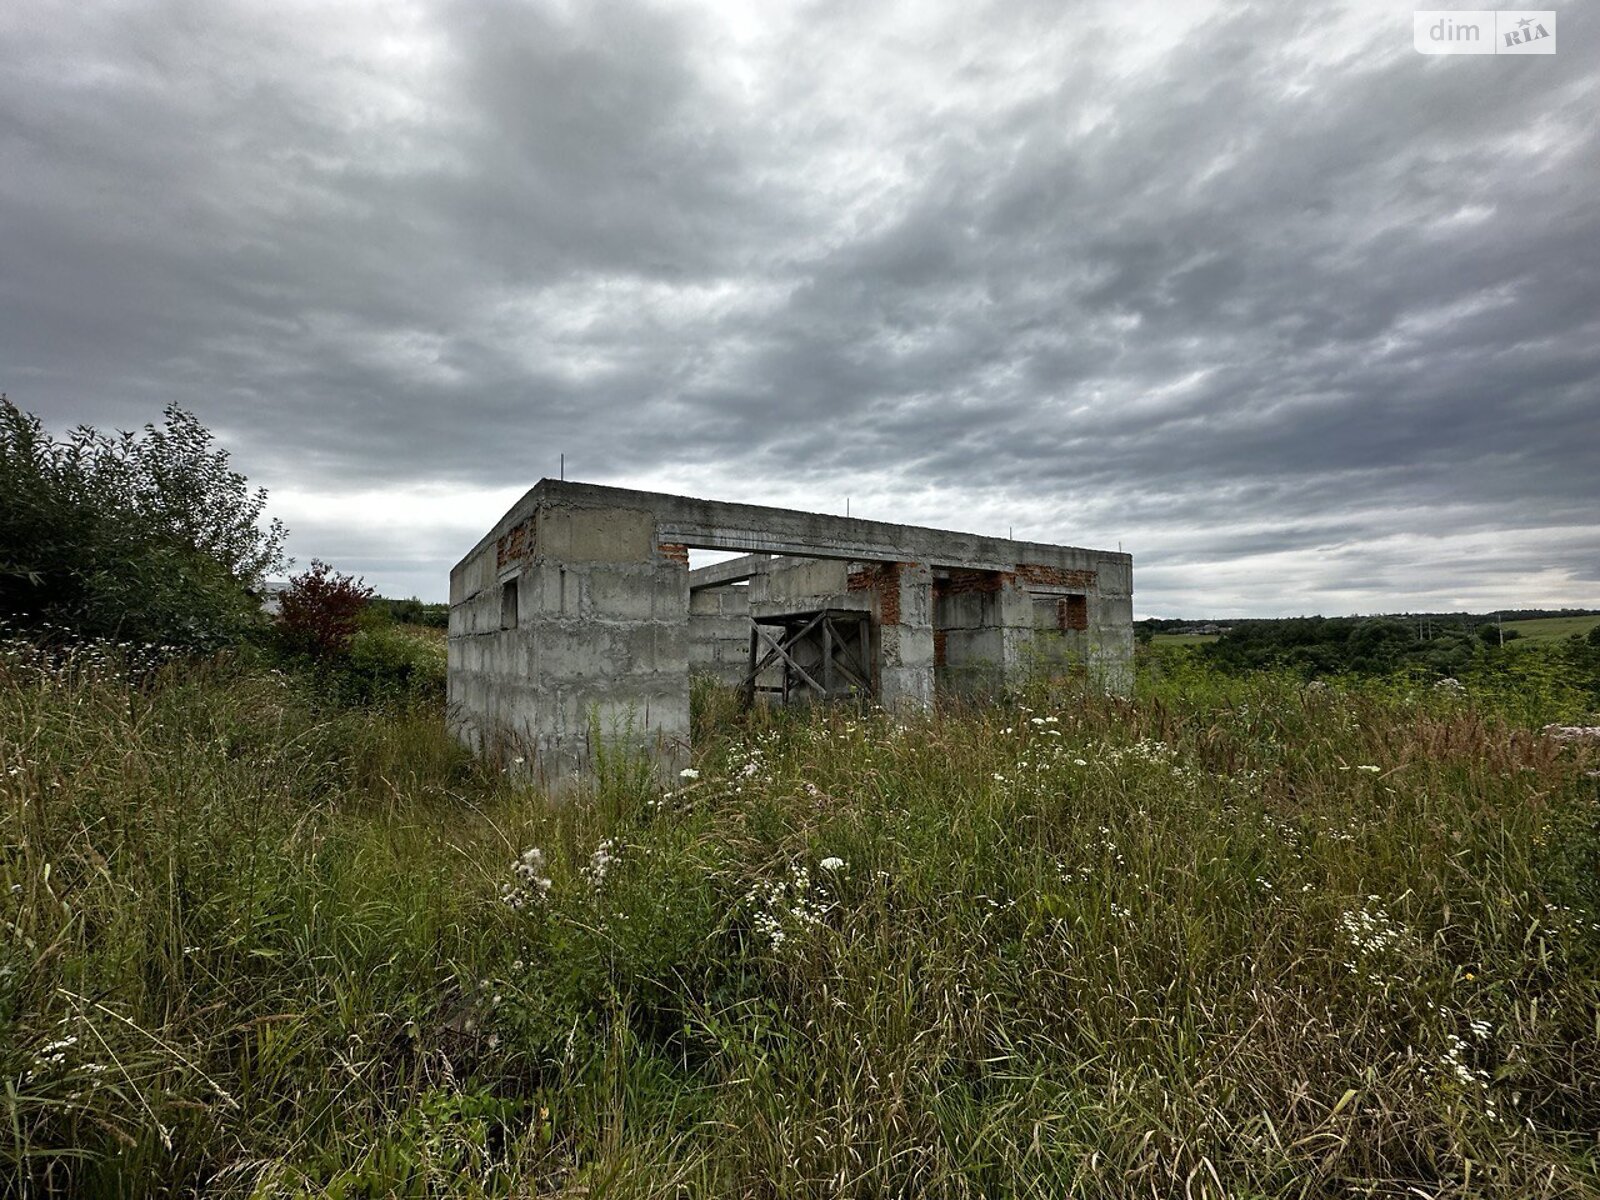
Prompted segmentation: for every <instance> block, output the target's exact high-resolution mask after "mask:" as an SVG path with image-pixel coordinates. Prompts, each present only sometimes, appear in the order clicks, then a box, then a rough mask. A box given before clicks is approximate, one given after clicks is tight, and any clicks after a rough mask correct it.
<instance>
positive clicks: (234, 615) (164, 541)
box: [0, 397, 284, 649]
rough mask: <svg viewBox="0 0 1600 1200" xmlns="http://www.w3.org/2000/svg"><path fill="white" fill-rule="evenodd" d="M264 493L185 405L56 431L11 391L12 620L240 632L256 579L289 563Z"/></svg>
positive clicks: (132, 637)
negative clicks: (268, 519) (116, 426)
mask: <svg viewBox="0 0 1600 1200" xmlns="http://www.w3.org/2000/svg"><path fill="white" fill-rule="evenodd" d="M265 504H266V493H265V492H263V491H259V490H258V491H255V492H251V491H250V490H249V488H248V486H247V484H246V481H245V479H244V477H243V476H242V475H240V474H238V473H237V472H235V471H233V470H232V469H230V467H229V466H228V454H227V451H225V450H222V449H220V448H218V447H216V446H215V445H214V444H213V439H212V436H211V434H210V433H209V432H208V431H207V430H206V429H205V428H204V427H203V426H202V425H201V424H200V423H199V422H198V421H197V420H196V419H195V417H194V416H193V415H192V414H190V413H187V412H185V411H184V410H182V409H180V408H177V407H176V406H169V407H168V408H167V409H166V412H165V417H164V423H163V425H162V426H161V427H159V428H158V427H157V426H155V425H146V426H145V427H144V429H143V430H142V431H141V432H138V433H121V434H117V435H114V436H113V435H108V434H102V433H99V432H97V431H95V430H94V429H91V428H89V427H87V426H82V427H79V428H78V429H76V430H74V431H73V432H72V433H70V434H69V435H67V437H66V438H65V439H62V440H57V439H55V438H53V437H52V436H51V435H50V434H49V433H48V432H46V430H45V429H44V427H43V425H42V424H41V423H40V421H39V420H38V419H37V418H36V417H33V416H31V415H30V414H28V413H25V412H23V411H22V410H21V409H20V408H18V407H17V406H16V405H15V404H13V403H11V402H10V401H8V400H5V399H4V398H3V397H0V548H3V550H0V553H3V555H4V559H3V561H0V619H4V620H5V621H7V622H8V623H10V624H11V625H13V626H16V627H19V628H24V629H28V630H30V631H32V632H33V633H34V634H35V635H36V636H40V635H42V636H46V637H53V638H55V639H56V640H59V641H71V640H77V639H83V638H96V637H99V638H110V639H113V640H124V641H129V642H138V643H151V644H166V645H174V646H182V647H185V648H194V649H210V648H216V647H219V646H222V645H226V644H228V643H230V642H233V641H235V640H237V639H238V638H239V637H240V636H241V635H242V633H243V632H244V631H245V630H246V629H248V628H249V627H250V626H251V625H252V624H253V623H254V621H255V618H256V611H257V610H256V604H255V602H254V601H253V599H252V598H251V597H250V595H249V593H248V589H250V588H253V587H256V586H258V585H259V584H260V582H261V580H262V578H263V576H264V575H265V574H266V573H267V572H269V571H273V570H278V569H281V568H282V566H283V555H282V550H283V539H284V529H283V526H282V525H281V524H280V523H279V522H277V521H274V522H272V524H271V525H270V526H268V527H267V528H266V529H262V528H261V527H260V526H259V524H258V522H259V519H260V517H261V514H262V510H263V508H264V507H265Z"/></svg>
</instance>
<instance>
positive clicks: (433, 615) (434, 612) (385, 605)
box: [368, 596, 450, 629]
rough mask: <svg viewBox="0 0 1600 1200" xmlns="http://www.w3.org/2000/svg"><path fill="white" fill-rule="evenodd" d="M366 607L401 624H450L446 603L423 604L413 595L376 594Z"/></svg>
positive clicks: (444, 626)
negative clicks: (406, 596)
mask: <svg viewBox="0 0 1600 1200" xmlns="http://www.w3.org/2000/svg"><path fill="white" fill-rule="evenodd" d="M368 607H369V609H370V610H371V611H372V612H374V613H380V614H382V615H383V617H384V618H386V619H387V620H390V621H393V622H397V623H398V624H401V625H420V626H423V627H424V628H427V629H448V628H449V626H450V606H449V605H448V604H424V603H423V602H422V601H421V600H418V599H417V598H416V597H415V596H412V597H411V598H410V599H409V600H392V599H389V598H388V597H385V596H377V597H374V598H373V600H372V603H371V604H370V605H369V606H368Z"/></svg>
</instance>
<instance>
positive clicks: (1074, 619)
mask: <svg viewBox="0 0 1600 1200" xmlns="http://www.w3.org/2000/svg"><path fill="white" fill-rule="evenodd" d="M1056 624H1057V625H1059V626H1060V627H1061V628H1062V629H1078V630H1082V629H1087V628H1089V598H1088V597H1087V596H1063V597H1061V599H1060V600H1058V601H1056Z"/></svg>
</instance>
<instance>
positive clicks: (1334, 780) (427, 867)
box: [0, 627, 1600, 1198]
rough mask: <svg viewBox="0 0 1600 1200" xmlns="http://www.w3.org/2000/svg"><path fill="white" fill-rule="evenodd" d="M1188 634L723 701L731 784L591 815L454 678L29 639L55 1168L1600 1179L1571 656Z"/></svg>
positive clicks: (683, 1185) (637, 1181) (1083, 1190)
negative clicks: (1186, 641)
mask: <svg viewBox="0 0 1600 1200" xmlns="http://www.w3.org/2000/svg"><path fill="white" fill-rule="evenodd" d="M393 632H404V631H400V630H398V629H397V627H382V628H381V629H363V630H362V631H360V632H359V633H358V634H357V635H356V642H355V645H356V646H359V645H360V644H361V640H362V639H363V638H365V637H367V636H368V635H369V634H372V633H383V634H385V635H387V634H389V633H393ZM419 636H420V635H419ZM1375 640H1376V642H1377V644H1380V645H1381V644H1382V642H1383V638H1382V637H1381V635H1379V636H1377V637H1376V639H1375ZM1574 643H1575V645H1578V646H1582V647H1583V648H1584V649H1585V650H1587V649H1588V647H1587V645H1586V644H1585V643H1582V642H1581V640H1578V639H1574ZM434 644H435V645H437V640H435V642H434ZM355 652H356V651H355V649H354V647H353V648H352V656H353V655H354V654H355ZM1144 653H1145V655H1146V657H1145V669H1144V671H1143V673H1142V676H1141V679H1140V683H1139V691H1138V694H1137V696H1136V697H1135V698H1134V699H1131V700H1118V699H1107V698H1102V697H1097V696H1091V695H1087V694H1083V693H1080V692H1077V691H1071V690H1061V689H1060V688H1058V687H1054V686H1052V685H1050V684H1048V683H1045V682H1040V683H1038V684H1036V685H1035V686H1034V687H1033V688H1032V689H1030V691H1029V693H1028V694H1027V695H1025V696H1023V697H1021V698H1020V699H1017V700H1013V701H1011V702H1009V703H1008V704H1006V705H1004V706H1000V705H995V706H988V707H977V708H971V709H967V710H963V711H960V712H954V711H952V712H949V713H945V714H943V715H935V716H930V717H928V718H925V719H921V720H917V721H912V722H909V723H903V722H899V721H896V720H892V719H890V718H889V717H888V716H887V715H886V714H882V713H877V712H870V711H868V712H857V711H847V710H839V709H835V710H827V709H818V710H814V711H810V712H803V713H778V714H769V713H762V712H757V713H753V714H749V715H748V716H747V717H743V718H739V717H736V716H734V715H733V714H732V712H731V710H730V706H729V704H728V700H727V697H726V696H725V694H723V693H721V692H719V691H718V690H717V689H716V688H714V687H712V686H710V685H708V684H706V683H704V682H700V683H697V684H696V688H695V693H694V695H695V701H696V711H695V713H694V714H693V716H694V725H695V729H696V732H697V739H698V742H697V754H696V761H695V768H694V770H695V772H697V774H689V775H686V776H684V777H681V778H674V779H672V780H671V781H670V784H669V785H667V786H663V785H661V784H659V783H650V782H649V781H647V780H644V779H642V778H641V777H640V776H639V775H638V774H637V772H636V771H635V770H634V764H633V761H632V760H631V759H630V758H628V757H627V756H625V755H624V756H621V757H613V758H612V759H611V760H609V763H608V765H607V767H606V772H605V779H604V780H603V782H602V783H601V784H600V785H599V786H598V787H597V788H596V789H595V791H593V792H592V793H590V794H585V795H579V796H576V797H573V798H571V799H569V800H567V801H565V802H563V803H561V804H552V803H549V802H547V801H546V800H545V798H544V797H543V796H541V795H540V794H538V793H537V792H535V791H532V790H530V789H528V788H527V787H526V786H525V785H524V784H522V783H521V782H519V779H518V777H517V775H516V774H514V773H513V774H501V773H499V772H495V771H490V770H489V769H488V768H486V767H484V766H483V765H481V764H478V763H474V762H473V761H471V760H470V759H469V758H468V756H467V755H466V754H465V753H464V752H463V751H461V750H460V749H459V748H458V747H457V746H456V745H455V744H454V742H453V741H452V740H451V739H450V737H449V736H448V735H447V734H446V732H445V730H444V727H443V723H442V721H441V720H440V712H439V709H438V706H437V705H436V704H412V705H409V706H408V705H399V704H397V705H388V706H386V707H385V708H384V709H383V710H382V711H377V712H374V711H364V710H360V709H353V708H343V707H339V706H330V705H328V704H327V703H326V702H325V692H326V688H325V686H324V682H323V681H322V680H321V679H319V678H317V677H314V676H312V675H310V674H305V675H301V674H295V673H289V674H284V673H279V672H273V671H268V670H264V669H259V668H248V667H245V666H242V665H240V664H238V663H237V662H233V663H217V664H210V665H207V664H178V665H172V666H168V667H167V668H166V669H165V673H164V674H163V675H162V676H161V678H160V679H159V680H157V681H155V682H153V683H143V684H135V683H131V682H130V681H129V680H128V679H127V678H126V677H125V676H124V675H123V674H121V673H120V672H118V671H117V670H116V669H115V664H114V663H112V664H107V663H105V662H99V661H97V662H96V663H94V664H88V663H84V664H79V665H77V666H74V665H72V664H69V663H63V662H55V663H47V664H45V665H40V664H39V663H37V662H33V663H22V662H17V661H14V660H0V763H3V764H4V768H3V769H0V826H3V828H0V918H3V919H4V920H5V922H6V924H7V929H8V931H9V936H8V937H7V938H6V939H3V940H0V1071H3V1073H4V1076H5V1078H6V1079H7V1080H8V1081H9V1082H8V1087H7V1089H6V1091H5V1093H4V1095H3V1096H0V1104H3V1105H4V1106H5V1113H4V1118H5V1119H4V1120H0V1162H3V1163H4V1169H5V1171H6V1173H7V1176H8V1178H9V1179H10V1180H11V1181H12V1182H13V1186H12V1188H11V1190H12V1191H15V1192H18V1193H21V1194H29V1195H38V1196H51V1195H59V1196H102V1195H104V1196H109V1195H159V1194H204V1195H239V1196H246V1195H262V1196H264V1195H304V1196H344V1197H357V1196H361V1197H371V1196H380V1195H381V1196H388V1195H398V1196H416V1197H437V1196H458V1195H459V1196H525V1195H552V1196H554V1195H562V1194H566V1195H573V1196H577V1195H586V1194H587V1195H595V1196H598V1195H605V1196H609V1197H636V1196H637V1197H644V1196H672V1195H688V1196H696V1197H701V1196H704V1197H717V1196H727V1197H745V1196H752V1195H760V1196H840V1195H846V1194H848V1195H851V1196H856V1197H863V1198H870V1197H882V1198H888V1197H902V1196H936V1197H939V1196H948V1197H977V1196H988V1195H1006V1196H1036V1197H1056V1196H1063V1195H1082V1196H1096V1197H1100V1196H1106V1197H1124V1196H1125V1197H1134V1196H1140V1197H1145V1196H1151V1195H1158V1196H1193V1197H1211V1198H1218V1197H1221V1196H1224V1195H1226V1196H1236V1195H1237V1196H1278V1195H1348V1194H1354V1195H1363V1194H1386V1195H1402V1194H1407V1193H1411V1194H1416V1193H1422V1194H1427V1195H1433V1196H1462V1197H1465V1196H1468V1195H1507V1196H1510V1195H1515V1196H1530V1197H1541V1196H1547V1197H1554V1196H1566V1195H1585V1194H1592V1193H1593V1192H1594V1191H1595V1190H1596V1188H1597V1187H1600V1160H1597V1157H1596V1147H1595V1142H1594V1137H1593V1132H1594V1130H1595V1129H1596V1128H1600V1042H1597V1041H1596V1038H1595V1032H1594V1014H1595V1012H1596V1011H1597V1008H1600V910H1597V907H1596V906H1597V904H1600V895H1597V894H1596V886H1595V879H1596V878H1600V820H1597V816H1596V813H1597V810H1600V792H1597V790H1596V789H1597V781H1596V779H1595V778H1593V777H1592V776H1591V774H1590V773H1591V772H1593V771H1596V770H1600V746H1596V745H1593V744H1590V743H1587V742H1579V741H1569V742H1560V741H1556V740H1554V739H1552V738H1549V737H1542V736H1540V735H1539V733H1538V728H1539V725H1540V723H1542V722H1543V721H1546V720H1553V719H1557V718H1558V717H1568V716H1571V717H1576V716H1578V715H1580V713H1581V710H1578V711H1576V712H1574V711H1570V710H1568V709H1566V708H1563V707H1561V706H1563V705H1568V704H1580V703H1581V702H1582V696H1581V694H1580V695H1577V696H1575V695H1574V693H1572V692H1570V691H1567V690H1563V689H1564V688H1566V687H1567V685H1566V684H1561V683H1560V679H1562V678H1565V675H1564V674H1562V673H1563V672H1566V671H1568V669H1569V667H1568V666H1567V665H1566V662H1565V660H1559V661H1558V660H1557V659H1556V658H1554V657H1550V656H1547V655H1545V654H1532V655H1527V654H1524V655H1522V656H1518V660H1517V661H1518V663H1519V664H1522V663H1523V662H1524V661H1526V662H1527V663H1531V664H1534V666H1523V665H1519V666H1518V669H1519V670H1524V671H1532V670H1534V669H1535V667H1537V664H1539V663H1540V662H1544V663H1545V667H1544V668H1541V669H1546V670H1548V671H1550V672H1552V673H1553V674H1552V678H1551V680H1549V681H1547V683H1546V684H1541V683H1539V682H1538V680H1537V679H1535V678H1534V677H1533V676H1531V675H1529V676H1527V677H1523V678H1520V679H1519V681H1518V683H1519V684H1520V685H1525V690H1523V691H1518V690H1517V687H1516V686H1514V685H1513V682H1512V681H1511V679H1510V677H1509V676H1507V677H1502V676H1495V677H1494V678H1495V679H1499V680H1501V682H1502V683H1503V684H1504V686H1503V687H1501V686H1500V685H1499V684H1496V685H1495V686H1490V684H1489V683H1488V682H1484V681H1480V680H1479V679H1477V678H1474V677H1469V678H1466V679H1465V680H1464V681H1463V682H1462V684H1461V685H1459V686H1450V687H1441V686H1436V684H1435V682H1434V681H1433V679H1432V676H1431V675H1430V674H1428V673H1427V672H1416V673H1408V672H1398V673H1394V674H1391V675H1388V676H1384V677H1381V678H1377V677H1373V678H1357V677H1353V676H1350V677H1345V678H1341V679H1339V680H1337V681H1335V682H1333V683H1331V684H1326V683H1315V684H1310V685H1308V684H1307V683H1306V682H1305V681H1304V680H1303V679H1302V678H1301V677H1300V676H1299V675H1298V674H1297V673H1296V672H1294V671H1290V670H1282V671H1277V672H1263V673H1256V674H1235V673H1226V672H1222V671H1218V670H1216V669H1214V668H1213V667H1211V666H1209V665H1208V664H1207V663H1206V661H1205V659H1204V657H1203V655H1201V654H1200V653H1198V652H1196V651H1188V650H1175V651H1170V652H1168V651H1163V650H1161V649H1160V648H1159V647H1155V648H1146V650H1145V651H1144ZM1506 657H1507V658H1508V659H1509V658H1510V657H1511V656H1510V655H1507V656H1506ZM717 714H721V719H720V720H717V721H714V720H712V719H711V718H712V716H714V715H717ZM621 732H623V733H625V732H626V731H625V730H623V731H621ZM602 744H604V743H603V742H602ZM608 753H609V751H608ZM534 851H537V852H538V853H537V854H536V855H535V854H533V852H534ZM509 900H515V901H516V903H515V904H513V903H509V902H508V901H509Z"/></svg>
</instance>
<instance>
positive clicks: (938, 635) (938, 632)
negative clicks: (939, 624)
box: [933, 629, 949, 667]
mask: <svg viewBox="0 0 1600 1200" xmlns="http://www.w3.org/2000/svg"><path fill="white" fill-rule="evenodd" d="M947 637H949V634H947V633H945V631H944V630H942V629H935V630H934V631H933V665H934V666H936V667H942V666H944V643H945V639H946V638H947Z"/></svg>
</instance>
